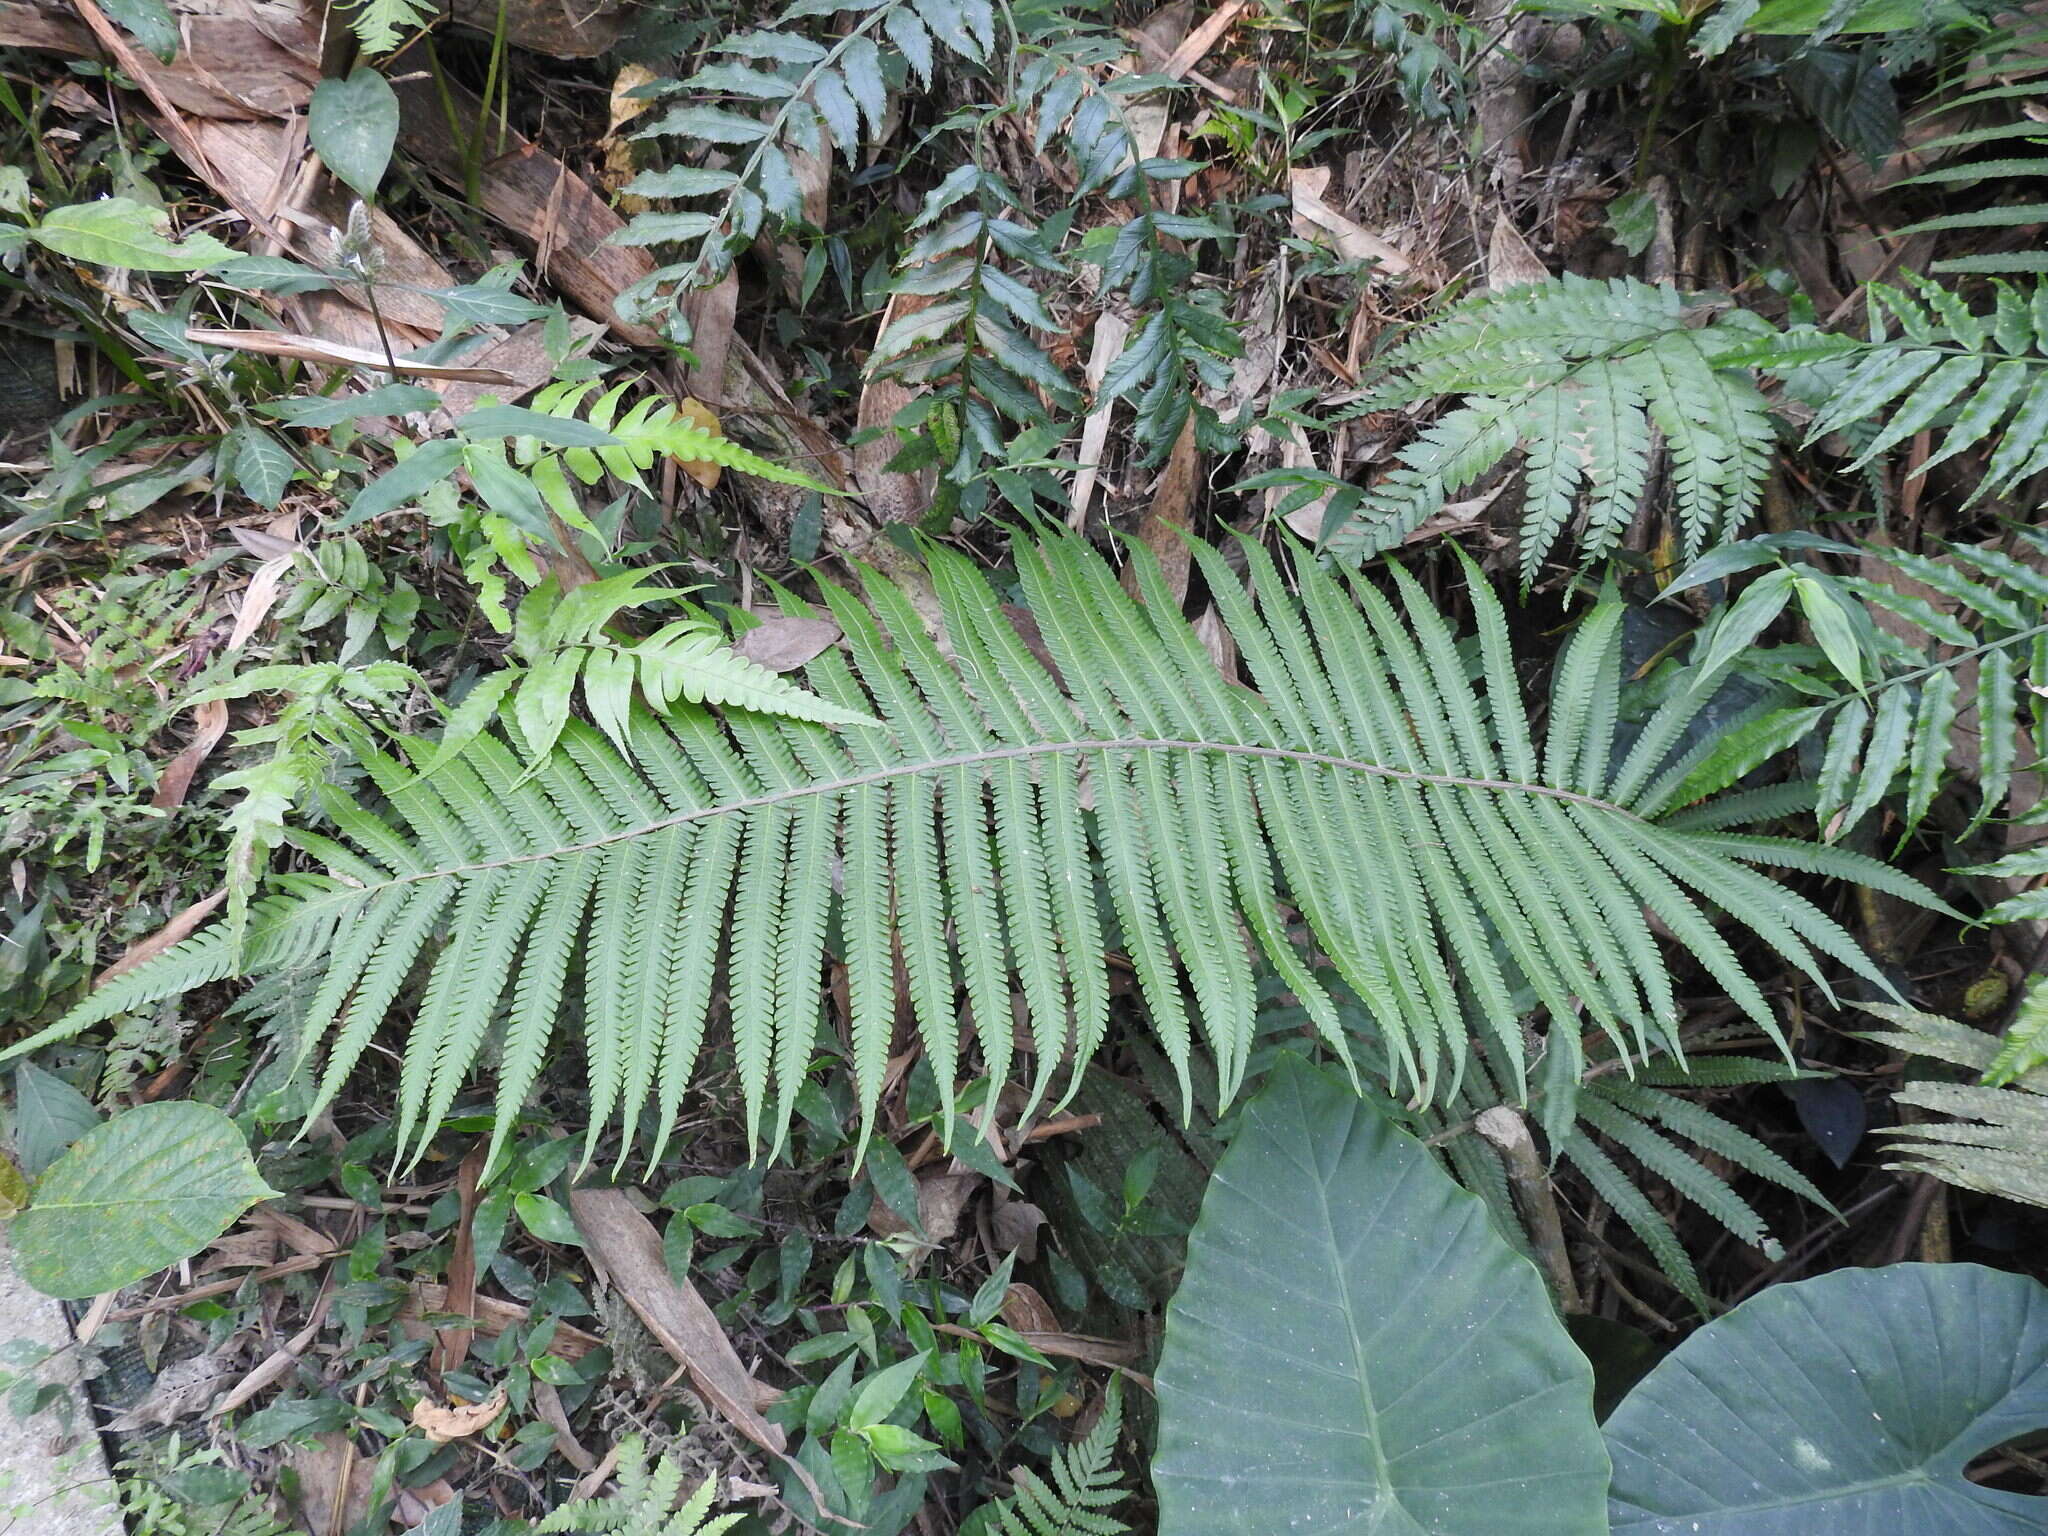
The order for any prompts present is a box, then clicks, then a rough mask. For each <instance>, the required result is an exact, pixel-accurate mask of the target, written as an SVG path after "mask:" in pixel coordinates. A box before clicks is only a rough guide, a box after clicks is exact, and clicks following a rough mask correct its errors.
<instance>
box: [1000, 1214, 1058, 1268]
mask: <svg viewBox="0 0 2048 1536" xmlns="http://www.w3.org/2000/svg"><path fill="white" fill-rule="evenodd" d="M1044 1225H1045V1212H1044V1211H1042V1210H1040V1209H1039V1208H1038V1207H1037V1206H1035V1205H1033V1204H1031V1202H1030V1201H1028V1200H1005V1201H1004V1202H1003V1203H1002V1204H1000V1205H998V1206H997V1207H996V1208H995V1212H994V1214H993V1215H991V1217H990V1218H989V1226H990V1229H991V1230H992V1232H993V1233H994V1235H995V1240H996V1247H997V1248H998V1249H1000V1250H1001V1251H1003V1252H1004V1253H1012V1252H1014V1253H1015V1254H1016V1255H1017V1257H1018V1258H1019V1259H1021V1260H1023V1261H1024V1262H1025V1263H1026V1264H1029V1263H1031V1262H1033V1261H1034V1260H1035V1259H1036V1258H1037V1257H1038V1229H1039V1228H1040V1227H1042V1226H1044Z"/></svg>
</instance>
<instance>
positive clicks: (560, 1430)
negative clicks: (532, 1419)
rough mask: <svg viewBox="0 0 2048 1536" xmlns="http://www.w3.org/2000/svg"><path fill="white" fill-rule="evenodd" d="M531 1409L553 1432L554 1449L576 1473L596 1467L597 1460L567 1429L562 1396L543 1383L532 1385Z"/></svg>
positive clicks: (571, 1431) (571, 1430) (574, 1433)
mask: <svg viewBox="0 0 2048 1536" xmlns="http://www.w3.org/2000/svg"><path fill="white" fill-rule="evenodd" d="M533 1407H534V1411H535V1412H536V1413H538V1414H539V1415H540V1417H541V1421H542V1422H543V1423H544V1424H546V1425H547V1426H548V1428H549V1429H552V1430H553V1431H554V1432H555V1449H556V1450H557V1451H559V1452H561V1453H562V1459H563V1460H564V1461H566V1462H568V1463H569V1465H570V1466H572V1467H574V1468H575V1469H576V1470H577V1471H578V1472H588V1471H589V1470H590V1469H591V1468H592V1467H595V1466H596V1465H597V1458H596V1457H595V1456H593V1455H591V1454H590V1452H589V1451H587V1450H585V1449H584V1446H583V1442H582V1441H581V1440H578V1439H577V1438H576V1431H575V1430H573V1429H571V1428H570V1427H569V1415H568V1413H567V1412H565V1411H564V1410H563V1408H562V1394H561V1393H559V1392H557V1391H556V1390H555V1389H554V1388H553V1387H551V1386H549V1385H548V1384H547V1383H546V1382H544V1381H536V1382H535V1383H534V1384H533Z"/></svg>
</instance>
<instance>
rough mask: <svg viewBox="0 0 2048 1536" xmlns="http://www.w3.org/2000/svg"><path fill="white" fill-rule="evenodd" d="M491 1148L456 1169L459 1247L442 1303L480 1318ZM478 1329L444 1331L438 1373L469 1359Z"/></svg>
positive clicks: (436, 1362) (436, 1352)
mask: <svg viewBox="0 0 2048 1536" xmlns="http://www.w3.org/2000/svg"><path fill="white" fill-rule="evenodd" d="M486 1150H487V1149H486V1148H485V1147H484V1146H482V1145H479V1146H477V1147H475V1148H474V1149H473V1150H472V1151H471V1152H470V1154H469V1156H467V1157H465V1158H464V1159H463V1160H462V1166H461V1167H459V1168H457V1169H456V1170H455V1189H456V1199H457V1201H458V1207H457V1214H456V1217H455V1247H454V1250H453V1252H452V1253H450V1255H449V1258H448V1293H447V1295H446V1296H445V1297H444V1298H443V1300H442V1307H443V1310H445V1311H449V1312H459V1313H461V1314H462V1315H463V1316H464V1317H468V1318H474V1317H475V1316H476V1232H475V1221H476V1205H477V1193H476V1192H477V1186H478V1184H479V1183H480V1182H481V1181H482V1179H483V1173H484V1153H485V1151H486ZM475 1332H476V1330H475V1329H474V1328H444V1329H442V1330H441V1334H440V1337H439V1338H437V1339H436V1340H435V1341H434V1352H433V1355H432V1357H431V1358H432V1360H433V1365H434V1370H435V1371H436V1372H437V1373H439V1372H444V1371H452V1370H455V1369H457V1368H458V1367H459V1366H460V1365H461V1364H462V1362H463V1361H464V1360H466V1359H468V1358H469V1344H470V1340H471V1338H472V1337H473V1336H474V1334H475Z"/></svg>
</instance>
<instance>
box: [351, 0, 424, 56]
mask: <svg viewBox="0 0 2048 1536" xmlns="http://www.w3.org/2000/svg"><path fill="white" fill-rule="evenodd" d="M435 14H436V12H435V8H434V6H433V5H432V4H431V3H429V0H357V3H356V4H355V5H353V6H351V7H350V10H349V17H348V24H349V29H350V30H351V31H353V32H354V33H355V35H356V36H357V37H358V38H360V39H361V40H362V44H363V50H364V51H365V52H366V53H373V54H374V53H389V52H391V51H392V50H393V49H394V48H396V47H397V46H398V45H399V43H400V42H401V41H402V40H403V34H405V33H407V32H414V31H419V30H421V29H423V28H424V27H426V26H427V24H428V23H430V22H431V21H433V20H434V17H435Z"/></svg>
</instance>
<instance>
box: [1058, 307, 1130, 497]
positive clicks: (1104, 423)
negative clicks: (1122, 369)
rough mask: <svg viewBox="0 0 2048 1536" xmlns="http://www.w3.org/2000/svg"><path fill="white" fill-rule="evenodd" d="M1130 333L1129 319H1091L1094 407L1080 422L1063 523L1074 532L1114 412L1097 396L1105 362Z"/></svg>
mask: <svg viewBox="0 0 2048 1536" xmlns="http://www.w3.org/2000/svg"><path fill="white" fill-rule="evenodd" d="M1130 334H1131V327H1130V322H1129V321H1127V320H1125V319H1123V318H1122V317H1121V316H1119V315H1103V316H1102V317H1101V318H1099V319H1098V320H1097V321H1096V322H1095V340H1094V342H1093V343H1092V344H1091V345H1090V347H1089V349H1088V372H1087V381H1088V394H1089V396H1090V398H1091V399H1095V401H1096V404H1095V409H1094V410H1092V411H1090V412H1089V413H1088V419H1087V420H1086V421H1084V422H1082V423H1081V451H1080V453H1079V454H1078V455H1077V456H1076V462H1078V463H1079V464H1080V466H1081V468H1080V469H1079V470H1078V471H1077V472H1076V473H1075V475H1074V485H1073V489H1072V491H1071V492H1070V493H1069V495H1068V498H1067V499H1068V509H1067V526H1068V527H1069V528H1072V529H1074V530H1076V531H1077V532H1078V531H1079V530H1081V529H1083V528H1085V527H1087V526H1088V502H1089V500H1090V498H1092V497H1093V496H1094V495H1095V482H1096V480H1097V479H1098V478H1099V477H1100V475H1101V473H1102V454H1103V450H1104V449H1106V448H1107V447H1108V446H1109V423H1110V418H1111V416H1112V415H1113V414H1114V413H1115V410H1116V405H1115V402H1114V401H1109V400H1102V399H1099V398H1097V397H1098V396H1099V395H1100V392H1101V389H1102V380H1103V376H1104V375H1105V374H1107V373H1108V372H1109V365H1110V364H1111V363H1113V362H1115V361H1116V360H1117V358H1118V357H1119V356H1121V355H1122V353H1123V350H1124V340H1125V338H1126V337H1128V336H1129V335H1130Z"/></svg>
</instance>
